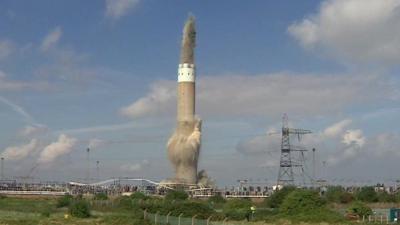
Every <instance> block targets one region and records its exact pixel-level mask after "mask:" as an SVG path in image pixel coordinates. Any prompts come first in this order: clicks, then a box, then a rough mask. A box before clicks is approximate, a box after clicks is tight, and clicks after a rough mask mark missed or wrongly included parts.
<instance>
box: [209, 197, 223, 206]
mask: <svg viewBox="0 0 400 225" xmlns="http://www.w3.org/2000/svg"><path fill="white" fill-rule="evenodd" d="M208 202H209V203H211V204H223V203H225V202H226V200H225V198H224V197H222V196H221V195H214V196H211V197H209V198H208Z"/></svg>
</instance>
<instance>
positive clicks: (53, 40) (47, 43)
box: [40, 27, 62, 52]
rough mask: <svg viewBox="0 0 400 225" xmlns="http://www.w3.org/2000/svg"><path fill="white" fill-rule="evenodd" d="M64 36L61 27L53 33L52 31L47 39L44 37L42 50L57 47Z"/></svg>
mask: <svg viewBox="0 0 400 225" xmlns="http://www.w3.org/2000/svg"><path fill="white" fill-rule="evenodd" d="M61 36H62V30H61V27H56V28H54V29H53V30H52V31H50V32H49V33H48V34H47V35H46V37H44V39H43V41H42V44H41V46H40V50H42V51H44V52H45V51H47V50H49V49H50V48H52V47H53V46H55V45H56V44H57V43H58V41H59V40H60V38H61Z"/></svg>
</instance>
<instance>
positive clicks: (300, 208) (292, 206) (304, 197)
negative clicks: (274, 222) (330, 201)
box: [279, 190, 325, 215]
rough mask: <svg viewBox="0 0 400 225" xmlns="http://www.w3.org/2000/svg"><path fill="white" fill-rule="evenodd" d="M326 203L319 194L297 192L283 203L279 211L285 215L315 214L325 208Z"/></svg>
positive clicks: (305, 191) (291, 194)
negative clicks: (315, 211) (314, 211)
mask: <svg viewBox="0 0 400 225" xmlns="http://www.w3.org/2000/svg"><path fill="white" fill-rule="evenodd" d="M324 205H325V202H324V201H323V200H322V199H321V198H320V197H319V196H318V193H317V192H315V191H310V190H296V191H293V192H291V193H290V194H289V195H288V196H287V197H286V198H285V199H284V200H283V202H282V204H281V206H280V208H279V210H280V212H281V213H282V214H285V215H295V214H301V213H313V212H312V211H313V210H318V209H320V208H322V207H324Z"/></svg>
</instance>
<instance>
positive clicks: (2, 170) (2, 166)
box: [1, 157, 4, 180]
mask: <svg viewBox="0 0 400 225" xmlns="http://www.w3.org/2000/svg"><path fill="white" fill-rule="evenodd" d="M1 180H4V157H1Z"/></svg>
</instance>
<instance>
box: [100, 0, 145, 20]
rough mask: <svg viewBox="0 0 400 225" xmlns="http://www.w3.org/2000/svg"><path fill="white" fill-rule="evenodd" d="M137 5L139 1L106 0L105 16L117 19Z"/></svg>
mask: <svg viewBox="0 0 400 225" xmlns="http://www.w3.org/2000/svg"><path fill="white" fill-rule="evenodd" d="M138 3H139V0H106V16H108V17H111V18H113V19H119V18H120V17H122V16H124V15H126V14H127V13H128V12H129V11H130V10H131V9H133V8H135V6H136V5H137V4H138Z"/></svg>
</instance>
